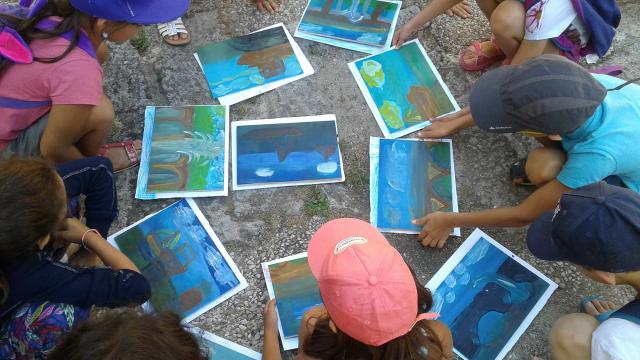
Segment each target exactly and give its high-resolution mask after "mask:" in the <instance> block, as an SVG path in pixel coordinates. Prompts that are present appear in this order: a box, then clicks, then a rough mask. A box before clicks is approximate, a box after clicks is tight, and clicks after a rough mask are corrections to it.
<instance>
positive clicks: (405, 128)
mask: <svg viewBox="0 0 640 360" xmlns="http://www.w3.org/2000/svg"><path fill="white" fill-rule="evenodd" d="M349 67H350V68H351V72H352V73H353V76H354V77H355V79H356V82H357V83H358V86H359V87H360V90H361V91H362V93H363V95H364V96H365V99H366V100H367V104H368V105H369V107H370V108H371V111H372V112H373V114H374V116H375V118H376V121H377V122H378V125H379V126H380V128H381V130H382V133H383V134H384V136H385V137H387V138H398V137H400V136H403V135H406V134H408V133H410V132H413V131H416V130H418V129H421V128H423V127H425V126H427V125H429V124H430V122H429V121H430V119H434V118H437V117H439V116H442V115H445V114H448V113H451V112H454V111H457V110H460V107H459V106H458V104H457V103H456V101H455V99H454V98H453V96H452V95H451V93H450V92H449V89H448V88H447V86H446V85H445V83H444V82H443V81H442V79H441V78H440V74H438V71H437V70H436V68H435V67H434V66H433V64H432V63H431V60H430V59H429V58H428V56H427V54H426V52H425V51H424V49H423V48H422V45H420V43H419V42H418V40H414V41H410V42H408V43H406V44H405V45H403V46H402V47H401V48H399V49H391V50H387V51H384V52H381V53H379V54H377V55H372V56H369V57H366V58H364V59H360V60H357V61H355V62H353V63H350V64H349Z"/></svg>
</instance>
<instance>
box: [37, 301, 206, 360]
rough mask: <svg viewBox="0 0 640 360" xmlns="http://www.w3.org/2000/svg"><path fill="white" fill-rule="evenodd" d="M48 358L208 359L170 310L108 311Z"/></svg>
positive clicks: (78, 328) (72, 335)
mask: <svg viewBox="0 0 640 360" xmlns="http://www.w3.org/2000/svg"><path fill="white" fill-rule="evenodd" d="M47 359H48V360H138V359H147V360H165V359H189V360H206V358H205V357H204V355H203V354H202V352H201V350H200V347H199V346H198V342H197V341H196V339H195V337H194V336H193V335H192V334H190V333H189V332H188V331H186V330H185V329H184V328H183V327H182V325H181V324H180V317H179V316H178V315H177V314H175V313H171V312H161V313H158V314H139V313H138V312H136V311H135V310H133V309H126V310H124V311H118V310H111V311H105V312H103V313H102V314H100V315H97V316H96V317H94V318H92V319H90V320H88V321H87V322H85V323H83V324H81V325H80V326H78V327H76V328H75V329H74V330H73V331H71V333H69V334H68V335H67V336H66V337H65V338H64V339H63V340H62V342H61V343H60V344H59V345H58V346H57V347H56V348H55V350H54V351H53V352H52V353H51V354H50V355H49V357H48V358H47Z"/></svg>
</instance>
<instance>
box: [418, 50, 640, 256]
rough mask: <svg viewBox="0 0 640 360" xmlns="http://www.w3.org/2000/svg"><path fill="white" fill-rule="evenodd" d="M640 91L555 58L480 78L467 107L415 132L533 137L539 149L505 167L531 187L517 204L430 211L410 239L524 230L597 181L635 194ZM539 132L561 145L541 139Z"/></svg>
mask: <svg viewBox="0 0 640 360" xmlns="http://www.w3.org/2000/svg"><path fill="white" fill-rule="evenodd" d="M639 98H640V86H638V85H635V84H631V82H626V83H625V82H624V80H621V79H618V78H615V77H611V76H608V75H600V74H590V73H589V72H588V71H587V70H585V69H583V68H582V67H580V66H579V65H577V64H575V63H573V62H571V61H569V60H567V59H564V58H562V57H560V56H557V55H544V56H541V57H538V58H535V59H532V60H530V61H529V62H527V63H525V64H521V65H514V66H508V67H506V66H505V67H502V68H499V69H496V70H493V71H490V72H488V73H486V74H485V75H484V76H482V77H481V78H480V79H479V80H478V82H476V84H475V85H474V87H473V89H472V90H471V95H470V97H469V107H468V108H466V109H464V110H462V111H460V112H459V113H457V114H454V115H453V116H451V117H448V118H445V119H442V120H437V121H434V122H433V125H431V126H429V127H427V128H425V129H424V130H422V131H421V132H420V133H419V136H422V137H440V136H445V135H447V134H450V133H452V132H455V131H457V130H459V129H463V128H467V127H470V126H473V125H474V124H475V125H478V127H480V128H481V129H483V130H485V131H488V132H492V133H512V132H523V133H525V134H530V135H535V136H540V139H542V141H541V142H542V143H543V145H545V146H544V147H541V148H537V149H534V150H533V151H531V152H530V153H529V156H528V157H527V158H526V159H522V160H520V161H518V162H516V163H515V164H513V165H512V177H513V181H514V182H516V183H524V182H530V183H532V184H534V185H536V186H537V187H538V189H537V190H536V191H535V192H533V193H532V194H531V195H530V196H529V197H528V198H527V199H525V200H524V201H523V202H522V203H520V204H519V205H517V206H513V207H508V208H495V209H488V210H483V211H477V212H471V213H442V212H434V213H431V214H429V215H427V216H425V217H423V218H421V219H417V220H416V221H415V223H416V224H419V225H424V228H423V230H422V232H421V233H420V234H419V235H418V239H419V240H421V241H422V244H423V245H425V246H432V247H433V246H437V247H442V246H443V245H444V242H445V241H446V239H447V236H448V234H449V233H450V232H451V228H452V227H460V226H469V227H478V226H501V227H510V226H525V225H527V224H529V223H531V222H532V221H534V220H535V219H536V218H538V217H539V216H540V215H542V214H543V213H544V212H546V211H549V210H551V209H553V208H554V206H555V205H556V203H557V202H558V200H559V199H560V197H561V196H562V194H563V193H565V192H567V191H570V190H571V189H577V188H579V187H582V186H585V185H589V184H593V183H595V182H598V181H601V180H605V181H607V182H610V183H614V184H617V185H621V186H626V187H628V188H629V189H631V190H633V191H635V192H640V142H638V140H637V134H638V133H640V104H638V99H639ZM547 135H549V136H550V137H551V138H554V139H558V138H561V141H548V140H549V139H548V138H547Z"/></svg>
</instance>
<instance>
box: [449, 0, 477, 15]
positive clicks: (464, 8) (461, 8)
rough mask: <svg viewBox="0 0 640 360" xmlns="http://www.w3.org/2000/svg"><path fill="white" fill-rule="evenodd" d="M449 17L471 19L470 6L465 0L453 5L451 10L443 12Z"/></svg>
mask: <svg viewBox="0 0 640 360" xmlns="http://www.w3.org/2000/svg"><path fill="white" fill-rule="evenodd" d="M444 13H445V14H447V15H449V16H454V15H455V16H457V17H459V18H461V19H466V18H469V17H471V5H469V3H468V2H467V0H464V1H460V2H459V3H457V4H455V5H453V6H452V7H451V9H449V10H447V11H445V12H444Z"/></svg>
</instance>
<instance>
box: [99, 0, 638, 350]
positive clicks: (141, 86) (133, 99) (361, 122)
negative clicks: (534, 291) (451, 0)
mask: <svg viewBox="0 0 640 360" xmlns="http://www.w3.org/2000/svg"><path fill="white" fill-rule="evenodd" d="M618 2H619V5H620V7H621V9H622V13H623V20H622V24H621V26H620V28H619V32H618V35H617V37H616V40H615V43H614V45H613V47H612V49H611V51H610V52H609V54H608V55H607V56H605V58H604V59H602V60H601V62H600V63H599V64H598V66H603V65H612V64H620V65H623V66H625V68H626V71H625V74H624V77H625V78H634V77H638V76H640V60H639V58H640V25H639V24H640V21H639V20H640V7H639V6H638V5H637V2H636V0H620V1H618ZM424 4H425V1H423V0H405V1H404V3H403V10H402V13H401V17H400V19H399V24H403V23H405V22H406V21H407V20H408V19H409V18H410V17H411V16H413V15H414V14H415V13H417V12H418V11H419V10H420V8H421V7H422V6H424ZM305 5H306V3H305V1H304V0H285V3H284V5H283V6H282V8H281V9H280V11H279V12H278V13H277V14H275V15H261V14H259V13H258V12H257V11H256V10H255V7H254V6H253V5H252V4H251V2H250V1H249V0H242V1H238V0H217V1H211V0H194V1H193V2H192V5H191V9H190V10H189V13H188V14H187V15H186V16H185V17H184V21H185V24H186V25H187V27H188V28H189V30H190V31H191V35H192V37H193V41H192V43H191V44H190V45H188V46H186V47H181V48H175V47H170V46H168V45H166V44H164V43H163V42H162V41H161V39H160V37H159V35H158V34H157V31H156V29H155V27H148V28H146V29H145V30H144V31H145V37H146V41H148V44H149V45H150V46H149V48H148V49H147V50H146V51H144V52H139V51H137V50H136V48H134V47H133V46H132V45H131V44H129V43H126V44H122V45H116V46H112V54H111V59H110V60H109V62H108V63H107V64H106V65H105V67H104V68H105V89H106V93H107V94H108V96H109V97H110V98H111V99H112V100H113V103H114V105H115V108H116V113H117V120H116V124H115V126H114V131H113V134H112V138H113V139H114V140H120V139H126V138H140V137H141V135H142V131H143V119H144V117H143V113H144V108H145V106H147V105H186V104H214V103H215V101H214V100H213V99H212V98H211V96H210V92H209V90H208V88H207V85H206V82H205V80H204V76H203V75H202V73H201V72H200V69H199V68H198V65H197V64H196V61H195V59H194V57H193V55H192V54H193V52H194V51H195V50H196V49H197V48H198V47H199V46H201V45H203V44H205V43H206V42H210V41H219V40H223V39H227V38H229V37H233V36H239V35H243V34H246V33H248V32H250V31H254V30H258V29H260V28H262V27H265V26H268V25H272V24H274V23H278V22H282V23H284V24H285V25H286V26H287V27H288V29H289V31H290V32H291V33H293V32H294V31H295V28H296V26H297V23H298V21H299V20H300V17H301V15H302V12H303V10H304V7H305ZM488 36H489V28H488V24H487V21H486V19H485V18H484V17H483V15H482V14H481V12H480V11H479V9H478V8H477V7H474V14H473V18H472V19H468V20H461V19H457V18H449V17H447V16H442V17H440V18H438V19H436V20H435V21H433V22H432V23H431V24H429V25H427V26H426V27H425V28H424V29H422V30H421V31H419V33H418V38H419V39H420V41H421V42H422V44H423V45H424V46H425V48H426V50H427V52H428V54H429V56H430V57H431V59H432V60H433V62H434V63H435V64H436V66H437V68H438V69H439V71H440V73H441V75H442V77H443V78H444V80H445V81H446V83H447V84H448V85H449V87H450V89H451V91H452V93H453V94H454V96H455V97H456V99H457V100H458V102H459V103H460V104H461V105H465V104H466V102H467V94H468V92H469V89H470V85H471V84H472V83H473V82H474V81H475V80H476V79H477V78H478V76H479V75H478V74H472V73H465V72H463V71H462V70H461V69H460V68H459V67H458V63H457V61H458V55H459V54H460V52H461V51H462V50H463V49H464V48H465V47H466V46H467V45H468V44H470V43H471V42H472V41H474V40H477V39H481V38H486V37H488ZM297 42H298V44H300V46H301V47H302V49H303V51H304V52H305V53H306V55H307V57H308V58H309V60H310V61H311V63H312V64H313V66H314V68H315V70H316V74H315V75H313V76H310V77H307V78H305V79H303V80H300V81H296V82H294V83H292V84H289V85H286V86H284V87H281V88H279V89H277V90H275V91H271V92H269V93H266V94H264V95H261V96H258V97H255V98H252V99H249V100H247V101H244V102H242V103H240V104H237V105H235V106H232V107H231V121H236V120H249V119H268V118H278V117H289V116H305V115H317V114H326V113H332V114H336V116H337V118H338V128H339V133H340V141H341V146H342V151H343V153H344V162H345V169H346V174H347V181H346V182H345V183H342V184H331V185H322V186H307V187H289V188H281V189H267V190H246V191H237V192H231V193H230V195H229V196H228V197H223V198H205V199H197V200H196V202H197V203H198V205H199V206H200V208H201V209H202V211H203V212H204V214H205V215H206V216H207V218H208V220H209V221H210V223H211V225H212V227H213V229H214V230H215V231H216V233H217V235H218V236H219V237H220V239H221V240H222V241H223V242H224V244H225V246H226V248H227V250H228V251H229V253H230V255H231V256H232V257H233V259H234V260H235V261H236V263H237V265H238V266H239V268H240V270H241V271H242V273H243V275H244V276H245V277H246V278H247V280H248V282H249V287H248V288H247V289H246V290H244V291H242V292H241V293H239V294H238V295H236V296H234V297H232V298H231V299H229V300H227V301H225V302H224V303H223V304H221V305H219V306H217V307H216V308H215V309H213V310H211V311H209V312H207V313H206V314H204V315H202V316H200V317H199V318H197V319H196V320H194V321H193V322H192V324H193V325H196V326H199V327H201V328H203V329H206V330H209V331H212V332H214V333H215V334H217V335H219V336H222V337H225V338H227V339H230V340H232V341H236V342H238V343H240V344H242V345H245V346H248V347H250V348H253V349H255V350H258V351H260V349H261V346H262V309H263V305H264V303H265V302H266V300H267V298H268V295H267V291H266V287H265V285H264V279H263V276H262V271H261V268H260V263H261V262H264V261H268V260H273V259H276V258H280V257H284V256H288V255H292V254H296V253H299V252H302V251H305V250H306V246H307V242H308V240H309V238H310V236H311V235H312V233H313V232H314V231H315V230H316V229H317V228H318V227H319V226H320V225H321V224H322V223H324V222H326V221H327V220H329V219H333V218H337V217H356V218H361V219H365V220H366V219H368V214H369V190H368V163H369V156H368V143H369V137H370V136H381V132H380V129H379V128H378V126H377V124H376V123H375V121H374V119H373V116H372V114H371V112H370V111H369V108H368V107H367V105H366V103H365V100H364V98H363V96H362V95H361V93H360V91H359V89H358V87H357V85H356V83H355V81H354V80H353V77H352V76H351V73H350V72H349V69H348V67H347V63H349V62H351V61H354V60H356V59H358V58H361V57H363V56H364V54H361V53H356V52H352V51H348V50H343V49H339V48H335V47H331V46H328V45H324V44H319V43H315V42H311V41H307V40H302V39H297ZM452 139H453V144H454V156H455V163H456V175H457V185H458V196H459V199H460V210H461V211H473V210H480V209H485V208H491V207H498V206H508V205H513V204H517V203H518V202H520V201H522V200H523V199H524V198H525V197H526V196H527V195H528V194H529V192H530V191H529V190H527V189H523V188H516V187H514V186H512V185H511V184H510V182H509V179H508V164H510V163H511V162H513V161H515V160H516V159H518V158H520V157H522V156H524V155H525V154H526V152H527V151H528V150H529V149H531V148H533V147H534V146H535V145H534V144H533V143H532V142H530V141H528V140H527V139H524V138H523V137H520V136H514V135H490V134H487V133H483V132H482V131H480V130H477V129H473V130H466V131H463V132H462V133H460V134H457V135H455V136H452ZM136 176H137V171H136V170H130V171H127V172H125V173H123V174H119V175H118V177H117V186H118V199H119V204H120V217H119V218H118V220H117V222H116V223H115V224H114V226H113V228H112V231H114V232H115V231H116V230H118V229H121V228H122V227H124V226H126V225H128V224H131V223H133V222H135V221H137V220H138V219H140V218H142V217H144V216H146V215H148V214H151V213H153V212H155V211H158V210H160V209H162V208H163V207H165V206H167V205H168V204H170V203H172V201H171V200H158V201H139V200H134V193H135V184H136ZM318 194H320V196H322V195H323V194H324V196H326V197H327V199H328V205H329V210H328V211H326V212H324V213H322V212H320V213H319V214H317V215H309V214H308V212H305V203H307V202H308V201H309V200H310V199H311V198H312V197H314V196H315V197H317V196H318ZM472 230H473V229H463V238H462V239H464V238H465V237H466V236H467V235H468V234H469V233H470V232H471V231H472ZM483 230H485V231H486V232H487V233H488V234H490V235H491V236H493V237H494V238H495V239H497V240H498V241H500V242H501V243H502V244H504V245H505V246H506V247H507V248H509V249H510V250H512V251H513V252H514V253H516V254H517V255H519V256H521V257H522V258H524V259H525V260H526V261H529V262H530V263H531V264H532V265H533V266H535V267H536V268H538V269H539V270H541V271H542V272H543V273H545V274H547V275H548V276H549V277H551V278H552V279H554V280H556V281H557V282H558V283H559V285H560V288H559V289H558V290H557V292H556V293H555V294H554V295H553V296H552V298H551V300H550V301H549V303H548V304H547V306H546V307H545V308H544V309H543V310H542V312H541V313H540V315H539V316H538V317H536V319H535V320H534V322H533V323H532V324H531V326H530V327H529V328H528V329H527V331H526V332H525V334H524V335H523V336H522V337H521V338H520V340H519V341H518V343H517V344H516V345H515V347H514V348H513V350H512V351H511V352H510V354H509V355H508V356H507V359H530V358H531V356H539V357H542V358H549V354H548V345H547V334H548V332H549V330H550V329H551V326H552V324H553V322H554V321H555V320H556V319H557V318H559V317H560V316H562V315H564V314H567V313H569V312H573V311H575V310H576V306H577V304H578V302H579V300H580V299H581V298H582V297H583V296H585V295H592V294H601V295H605V296H607V297H608V298H609V299H612V300H613V301H615V302H617V303H618V304H621V303H622V302H623V301H625V300H627V299H629V298H630V297H631V296H632V292H631V290H630V289H626V288H623V287H617V288H612V287H605V286H600V285H598V284H596V283H594V282H592V281H590V280H587V279H586V278H584V277H582V276H581V275H580V274H578V273H577V272H576V270H575V269H574V267H573V266H571V265H569V264H563V263H552V262H543V261H538V260H536V259H534V258H533V257H532V256H531V254H530V253H529V252H528V251H527V249H526V245H525V242H524V239H525V234H526V228H520V229H483ZM388 238H389V240H390V241H391V242H392V244H393V245H394V246H396V247H397V248H398V249H399V250H400V252H401V253H402V254H403V255H404V256H405V258H406V260H407V261H408V263H409V264H411V266H412V267H413V268H414V269H415V270H416V271H417V273H418V275H419V277H420V279H421V280H422V281H423V282H425V283H426V281H427V280H428V279H429V278H430V276H432V275H433V274H434V273H435V272H436V271H437V270H438V269H439V268H440V266H441V265H442V264H443V263H444V262H445V261H446V260H447V259H448V257H449V256H450V255H451V254H452V253H453V252H454V251H455V250H456V249H457V247H458V246H459V245H460V243H461V242H462V239H460V238H456V239H453V240H451V239H450V240H449V241H448V243H447V245H446V246H445V247H444V249H441V250H433V249H425V248H423V247H422V246H420V244H418V243H417V242H416V241H415V238H414V237H413V236H408V235H389V236H388ZM292 354H293V353H292V352H290V353H287V354H286V356H287V358H291V357H292Z"/></svg>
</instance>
